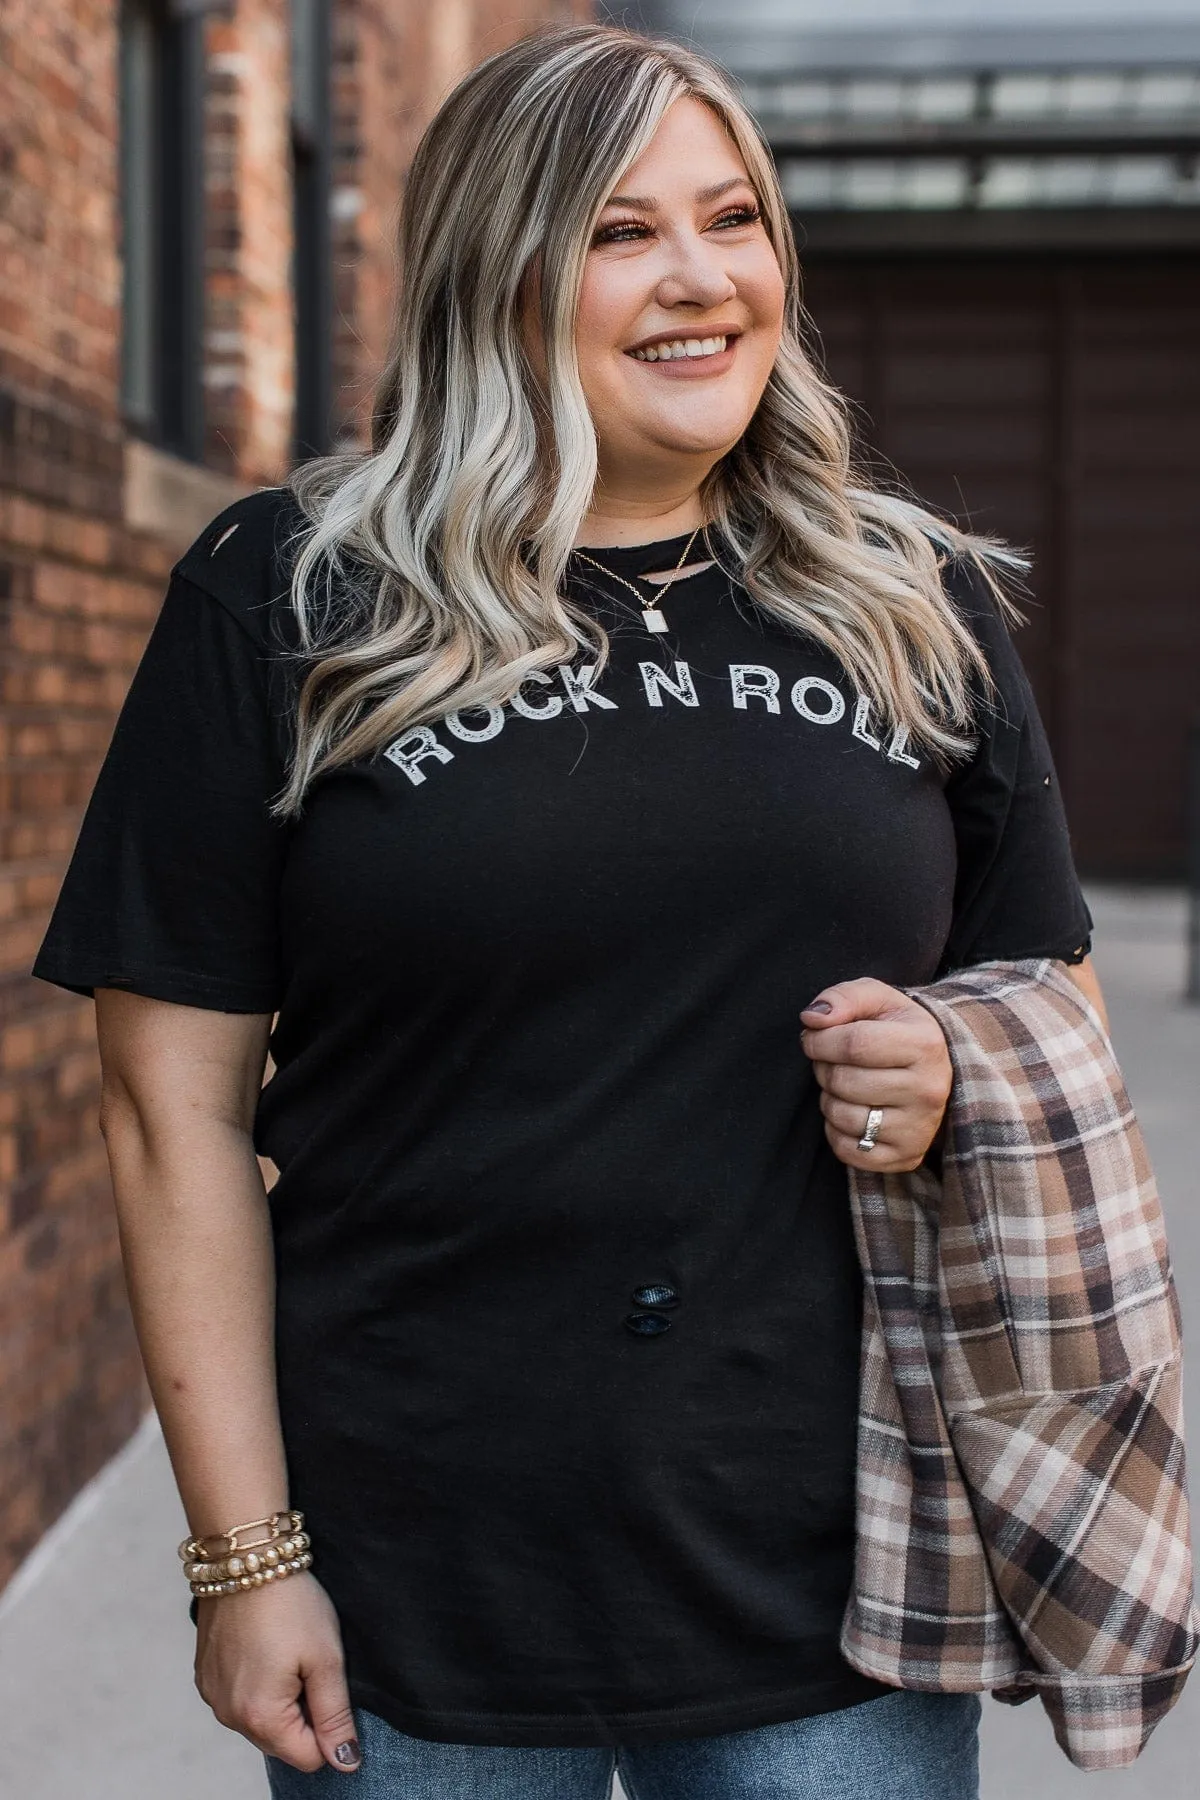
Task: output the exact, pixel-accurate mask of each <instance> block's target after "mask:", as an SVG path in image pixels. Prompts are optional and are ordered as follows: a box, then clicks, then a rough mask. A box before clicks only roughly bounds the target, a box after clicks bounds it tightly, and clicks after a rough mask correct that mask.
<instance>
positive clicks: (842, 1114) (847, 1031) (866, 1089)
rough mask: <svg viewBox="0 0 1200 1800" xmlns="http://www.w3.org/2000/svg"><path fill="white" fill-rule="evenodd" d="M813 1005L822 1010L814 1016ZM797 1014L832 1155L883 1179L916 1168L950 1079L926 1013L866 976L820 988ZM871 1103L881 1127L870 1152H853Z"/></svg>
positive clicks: (946, 1057)
mask: <svg viewBox="0 0 1200 1800" xmlns="http://www.w3.org/2000/svg"><path fill="white" fill-rule="evenodd" d="M817 1002H824V1003H826V1004H827V1006H828V1010H827V1011H814V1006H815V1005H816V1004H817ZM800 1017H801V1020H802V1021H803V1023H804V1030H803V1031H802V1032H801V1034H800V1043H801V1045H802V1047H803V1049H804V1052H805V1055H806V1056H808V1057H809V1059H810V1060H811V1062H812V1065H813V1070H814V1072H815V1074H816V1077H817V1080H818V1082H819V1083H820V1085H821V1089H822V1093H821V1111H822V1112H823V1113H824V1115H825V1136H826V1137H827V1138H828V1139H829V1142H830V1145H831V1146H832V1148H833V1152H834V1154H835V1156H837V1157H838V1159H839V1161H841V1162H844V1163H846V1164H847V1165H848V1167H850V1168H852V1169H876V1170H879V1171H882V1172H885V1173H887V1174H899V1173H901V1172H903V1171H904V1170H907V1169H915V1168H917V1167H919V1165H920V1163H921V1162H922V1160H923V1158H924V1156H925V1153H926V1151H927V1150H928V1149H929V1146H930V1145H931V1144H932V1143H933V1142H934V1140H935V1139H936V1138H937V1137H938V1135H939V1133H940V1131H941V1128H942V1121H943V1119H944V1117H945V1112H946V1102H947V1101H948V1100H949V1098H950V1089H951V1087H952V1086H953V1082H954V1070H953V1067H952V1065H951V1062H950V1052H949V1051H948V1050H947V1048H946V1040H945V1037H944V1036H943V1034H942V1028H941V1026H940V1025H939V1024H938V1022H937V1020H936V1019H935V1018H934V1016H933V1014H932V1013H930V1012H927V1011H926V1009H925V1008H924V1007H923V1006H920V1005H919V1004H918V1003H917V1001H915V1000H910V999H909V997H908V995H907V994H902V993H901V992H900V991H899V989H898V988H894V987H889V986H888V985H887V983H886V982H884V981H876V980H874V979H873V977H871V976H869V975H868V976H863V977H861V978H860V979H859V980H857V981H838V982H835V983H834V984H833V986H832V987H827V988H822V989H821V992H820V993H819V994H817V995H815V996H814V999H813V1001H812V1002H811V1003H810V1004H809V1005H808V1006H806V1007H805V1008H804V1009H803V1011H802V1012H801V1014H800ZM872 1106H879V1107H882V1108H883V1123H882V1125H881V1126H880V1127H879V1131H878V1133H877V1135H876V1138H875V1148H874V1149H873V1150H860V1149H859V1148H858V1140H859V1138H860V1137H861V1136H862V1135H863V1132H864V1130H865V1129H866V1123H867V1112H868V1110H869V1108H871V1107H872Z"/></svg>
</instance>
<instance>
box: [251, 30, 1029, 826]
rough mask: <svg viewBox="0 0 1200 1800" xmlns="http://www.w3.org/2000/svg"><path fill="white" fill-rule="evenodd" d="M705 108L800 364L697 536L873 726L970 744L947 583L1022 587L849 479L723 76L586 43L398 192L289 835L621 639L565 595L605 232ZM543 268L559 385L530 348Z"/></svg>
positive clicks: (295, 596) (825, 390) (303, 606)
mask: <svg viewBox="0 0 1200 1800" xmlns="http://www.w3.org/2000/svg"><path fill="white" fill-rule="evenodd" d="M685 95H691V96H694V97H695V98H697V99H699V100H701V101H702V102H703V103H704V104H705V105H707V106H709V107H711V108H712V110H713V112H714V113H715V114H716V116H717V117H718V118H719V119H720V120H721V121H722V123H723V124H724V126H725V128H726V130H727V131H728V133H729V135H730V138H731V139H732V141H733V143H734V144H735V145H736V147H737V149H738V152H739V153H740V155H741V157H742V159H743V161H744V163H745V166H746V170H747V172H748V174H749V176H750V179H751V182H752V183H753V185H754V187H755V189H756V190H757V194H758V198H759V202H760V205H761V209H762V216H763V222H764V226H765V229H766V231H767V233H768V235H769V237H770V240H771V243H772V245H773V247H774V250H775V254H776V256H777V258H778V260H779V264H780V267H781V269H782V271H783V275H784V281H785V285H786V293H787V304H786V315H785V322H784V329H783V335H782V341H781V343H780V346H779V352H778V356H777V358H776V361H775V365H774V368H773V371H772V373H771V376H770V378H769V380H768V383H767V386H766V389H765V390H764V393H763V396H762V399H761V401H760V403H759V405H758V407H757V409H756V411H755V413H754V416H753V418H752V420H751V421H750V424H749V426H748V427H747V429H746V431H745V433H744V435H743V437H742V438H741V440H740V441H739V442H738V444H737V445H736V446H735V447H734V449H733V450H731V451H730V452H729V454H728V455H727V456H725V457H724V458H723V459H722V460H721V461H720V462H719V463H718V464H717V465H716V467H715V468H713V470H712V471H711V472H710V474H709V476H708V478H707V481H706V483H705V485H704V489H703V492H702V496H701V498H702V501H703V504H704V507H705V511H706V516H707V517H708V518H709V519H710V520H712V521H713V522H714V523H716V524H717V525H719V526H720V527H721V528H722V530H723V531H724V533H725V535H726V537H727V539H728V541H729V543H730V545H731V547H732V550H733V552H734V554H735V555H736V557H737V558H738V559H739V561H740V563H741V564H742V565H744V566H743V570H742V575H741V579H742V580H743V581H744V583H745V586H746V587H747V589H748V590H749V592H750V593H751V595H752V596H753V598H754V599H755V601H756V602H758V603H759V604H760V605H761V606H762V607H763V608H764V609H766V610H767V611H768V612H770V613H771V614H773V615H774V616H775V617H777V618H778V619H780V620H781V621H783V622H784V623H785V624H787V625H790V626H792V627H793V628H795V629H797V630H799V631H802V632H806V633H808V634H810V635H811V636H812V637H813V638H816V639H818V640H819V641H820V642H821V643H822V644H824V645H826V646H827V647H828V648H829V649H830V650H832V651H833V652H834V654H835V655H836V656H838V657H839V658H840V660H841V662H842V664H843V666H844V667H845V669H846V670H847V672H848V674H849V676H850V677H851V679H852V680H853V681H854V683H855V684H856V686H857V688H858V690H859V692H860V693H861V694H863V695H867V696H870V698H871V700H872V702H873V703H874V705H875V707H876V709H877V712H878V716H879V717H881V718H882V719H883V720H884V721H885V723H886V724H887V725H889V726H891V727H893V728H901V727H902V728H905V729H906V730H907V732H908V735H909V739H910V741H911V742H913V743H914V744H917V745H924V746H925V747H926V748H927V749H928V750H929V751H930V753H931V754H932V755H934V757H935V758H940V759H944V761H945V762H951V761H953V760H954V759H955V758H956V757H959V756H961V755H963V754H965V753H966V752H967V751H968V750H969V748H970V739H969V737H966V736H964V733H967V732H969V730H970V727H971V725H972V724H973V711H974V707H973V696H972V691H971V676H972V673H973V672H975V673H977V674H978V677H979V679H980V681H981V683H982V686H983V690H984V692H985V693H988V692H990V691H991V682H990V678H989V674H988V669H987V664H986V661H985V659H984V657H983V655H982V653H981V651H980V649H979V646H978V644H977V642H976V639H975V637H974V635H973V634H972V632H971V631H970V629H969V627H968V626H967V625H965V624H964V623H963V622H962V621H961V620H960V618H959V616H958V614H957V612H956V610H955V608H954V606H953V605H952V604H951V602H950V601H949V600H948V598H947V597H946V595H945V594H944V592H943V588H942V582H941V578H940V573H939V559H940V557H944V556H945V555H946V554H957V555H968V556H971V557H973V558H974V559H975V561H976V563H977V564H978V566H979V567H980V569H981V570H982V571H983V573H984V575H985V577H986V578H987V579H988V581H989V583H990V585H991V586H992V588H993V591H994V592H995V593H996V595H997V599H998V602H999V604H1000V605H1001V607H1002V609H1004V611H1006V612H1007V613H1009V614H1010V615H1011V616H1013V617H1016V618H1019V617H1020V615H1019V614H1018V613H1016V610H1015V608H1013V606H1012V603H1011V602H1010V601H1008V600H1006V599H1005V598H1004V596H1003V594H1002V592H1001V591H1000V589H999V587H998V586H997V583H996V580H995V575H994V573H993V570H994V569H995V568H996V567H998V566H1000V567H1004V566H1007V567H1008V568H1010V569H1012V570H1014V571H1016V570H1019V569H1021V568H1022V567H1023V566H1024V565H1023V563H1022V561H1021V559H1020V558H1019V557H1017V556H1015V555H1014V554H1013V553H1012V552H1010V551H1006V550H1005V549H1004V548H1003V547H1002V546H1000V545H998V544H996V543H995V542H994V541H992V540H990V539H983V538H979V537H975V536H970V535H968V534H966V533H963V532H961V531H959V530H958V529H957V528H956V527H954V526H952V525H950V524H948V523H946V522H945V521H943V520H941V519H938V518H936V517H934V516H933V515H932V514H930V513H929V512H927V511H925V510H924V509H923V508H921V507H920V506H918V505H916V504H915V503H914V502H913V501H911V500H908V499H902V498H897V497H896V496H894V495H890V494H885V493H882V492H879V491H877V490H875V489H873V488H872V487H871V486H869V485H867V484H865V483H863V482H861V481H860V480H856V478H855V475H854V473H853V470H852V466H851V454H850V433H849V428H848V422H847V410H846V405H845V402H844V401H843V400H842V398H841V396H840V395H839V394H838V393H837V392H836V390H835V389H833V388H832V387H830V386H829V385H828V383H826V382H825V381H824V380H822V378H821V376H820V375H819V373H818V372H817V370H816V368H815V367H814V365H813V363H812V362H811V361H810V359H809V357H808V355H807V354H806V351H805V349H804V347H803V329H804V314H803V309H802V304H801V297H800V272H799V266H798V263H797V257H796V250H795V245H794V241H793V238H792V232H791V228H790V225H789V221H788V215H787V208H786V204H785V202H784V199H783V196H782V193H781V191H780V188H779V182H778V179H777V177H776V174H775V170H774V165H773V163H772V161H771V156H770V153H769V151H768V149H767V146H766V144H765V142H764V141H763V139H762V137H761V135H760V133H759V131H758V128H757V126H756V124H755V122H754V120H753V119H752V118H751V116H750V114H749V113H748V112H747V111H746V109H745V107H744V106H743V105H742V103H741V101H740V100H739V98H738V95H737V92H736V90H735V88H734V86H733V83H732V82H731V80H730V78H729V77H728V76H727V75H726V74H725V73H724V71H723V70H721V69H720V68H719V67H718V66H717V65H716V64H714V63H712V62H710V61H708V60H707V58H705V57H703V56H700V55H698V54H696V53H695V52H694V51H691V50H687V49H684V48H681V47H680V46H678V45H676V44H673V43H668V42H664V41H661V40H655V39H648V38H644V37H641V36H639V35H636V34H635V33H633V32H628V31H624V30H620V29H615V28H608V27H602V26H575V27H567V28H565V29H558V30H552V31H548V32H543V33H539V34H536V35H535V36H533V37H529V38H525V39H523V40H522V41H521V42H519V43H517V44H515V45H513V46H512V47H511V48H509V49H506V50H503V51H501V52H500V53H499V54H498V55H496V56H492V57H490V58H489V59H488V60H487V61H486V62H484V63H482V64H481V65H480V66H479V67H478V68H476V69H475V70H474V71H473V72H472V73H471V74H469V75H468V76H467V77H466V78H465V79H464V80H463V81H462V82H461V83H460V84H459V85H458V86H457V87H456V88H455V89H454V91H453V92H452V93H451V94H450V95H449V97H448V98H447V100H446V101H445V102H444V104H443V105H442V107H441V109H440V110H439V112H438V113H437V115H436V117H435V118H434V119H433V121H432V123H431V124H430V126H429V127H428V129H427V131H426V132H425V135H424V137H423V138H422V140H421V143H420V146H419V147H418V150H417V153H416V156H415V158H414V160H413V163H412V167H411V169H410V172H409V175H408V179H407V182H406V185H405V193H404V203H403V208H402V215H401V232H400V238H401V261H402V279H401V284H400V293H399V303H398V307H397V313H396V320H395V329H394V335H393V344H392V349H391V353H390V356H389V360H388V362H387V366H386V368H385V370H384V373H383V376H382V379H381V381H380V383H379V386H378V390H377V393H376V397H375V407H374V416H373V422H372V435H371V445H370V449H369V450H368V451H366V452H363V451H358V452H355V453H351V454H345V455H335V456H330V457H324V458H320V459H318V460H316V461H314V462H310V463H308V464H305V465H303V466H302V467H301V468H299V469H298V470H297V471H296V472H295V474H294V475H293V477H292V480H291V486H292V489H293V491H294V493H295V496H296V498H297V500H298V502H299V504H300V507H301V509H302V511H303V513H304V514H305V515H306V516H307V521H308V525H307V529H305V530H304V531H303V532H302V533H301V534H300V536H299V538H298V540H297V554H296V559H295V564H294V571H293V583H292V604H293V606H294V608H295V612H296V615H297V619H298V621H299V636H300V644H301V651H300V654H301V656H302V657H303V658H304V660H305V664H306V674H305V678H304V680H303V683H302V685H301V688H300V695H299V706H298V714H297V741H296V747H295V751H294V755H293V757H292V763H291V767H290V770H289V778H288V782H287V785H286V786H285V788H284V789H283V791H282V793H281V794H280V796H279V797H278V798H277V800H276V801H275V805H274V811H275V813H276V815H277V816H289V815H294V814H298V813H299V812H300V810H301V807H302V801H303V796H304V792H305V790H306V788H307V786H308V784H309V782H310V781H311V780H312V778H313V776H314V775H315V774H317V773H318V772H320V771H322V770H325V769H332V768H336V767H338V766H340V765H342V764H344V763H347V762H350V761H351V760H354V759H356V758H359V757H363V756H369V755H372V754H375V753H377V752H378V751H380V750H382V749H383V748H385V747H386V746H387V745H388V744H390V743H391V742H393V741H394V740H395V739H396V738H397V737H398V736H399V735H401V734H402V733H403V732H404V731H405V730H407V729H410V728H411V727H413V726H414V725H418V724H421V723H424V722H427V721H430V720H433V719H436V718H438V717H440V716H442V715H444V714H445V713H447V712H452V711H461V710H464V709H469V708H471V707H474V706H483V705H492V706H500V705H503V704H505V702H506V701H508V700H510V699H511V698H512V696H513V694H514V693H515V692H516V691H517V690H518V688H519V687H520V685H521V683H522V681H524V680H525V679H526V678H527V677H528V676H530V675H531V674H532V673H533V671H535V670H545V669H551V668H553V667H554V666H555V665H557V664H559V663H569V662H572V661H573V660H574V659H575V658H576V657H577V656H578V655H579V654H580V653H581V652H583V653H586V654H587V655H588V656H589V657H591V658H594V659H595V660H596V661H597V672H598V673H599V671H600V670H602V669H603V668H604V666H605V664H606V662H607V659H608V639H607V635H606V633H605V632H604V630H603V628H602V627H601V626H600V625H599V624H598V623H597V622H596V621H595V620H594V619H592V618H590V617H589V616H588V615H587V614H586V613H585V612H584V611H582V610H581V609H579V608H576V607H575V606H574V605H573V604H572V603H571V602H570V601H569V600H568V599H566V598H565V597H564V596H563V594H562V592H561V591H560V590H561V587H562V583H563V575H564V571H565V568H566V564H567V558H568V556H569V554H570V552H571V549H572V547H573V545H574V542H575V538H576V535H577V533H578V529H579V525H580V521H581V520H582V518H583V516H584V514H585V512H586V511H587V509H588V507H589V505H590V503H591V499H592V494H593V489H594V486H595V481H596V469H597V453H596V437H595V431H594V429H593V425H592V421H591V417H590V415H589V412H588V407H587V402H586V399H585V396H584V392H583V388H582V385H581V382H580V377H579V370H578V366H577V363H576V357H575V315H576V308H577V304H578V297H579V291H580V285H581V281H582V275H583V267H584V259H585V257H586V255H587V252H588V248H589V245H590V242H591V239H592V236H593V234H594V231H595V228H596V223H597V219H598V217H599V214H600V212H601V211H602V209H603V207H604V205H605V203H606V202H607V200H608V197H609V195H610V194H611V193H612V192H613V191H614V188H615V187H616V184H617V181H618V179H619V177H620V176H621V174H622V173H623V172H624V171H625V170H626V169H627V168H628V167H629V166H630V164H632V163H633V162H635V161H636V160H637V158H638V157H639V156H640V155H641V154H642V152H643V151H644V150H645V149H646V148H647V146H648V145H649V143H650V141H651V139H652V138H653V136H654V134H655V132H656V130H657V129H658V126H659V124H660V122H661V120H662V118H663V115H664V113H665V112H666V111H667V108H668V107H669V106H671V105H672V103H673V102H674V101H676V100H678V99H680V98H682V97H683V96H685ZM535 263H536V265H537V267H538V272H539V277H540V279H539V281H538V283H537V291H538V301H537V304H539V305H540V308H541V326H542V333H543V337H544V342H545V347H546V362H547V370H546V374H545V376H544V377H541V376H539V375H538V374H537V372H536V371H535V369H534V368H533V366H532V365H531V363H530V360H529V357H528V355H527V352H526V349H525V347H524V343H523V334H522V327H521V320H522V308H523V305H524V303H525V296H526V294H527V292H528V283H527V276H528V275H529V273H530V271H531V269H532V268H533V267H534V265H535Z"/></svg>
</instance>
